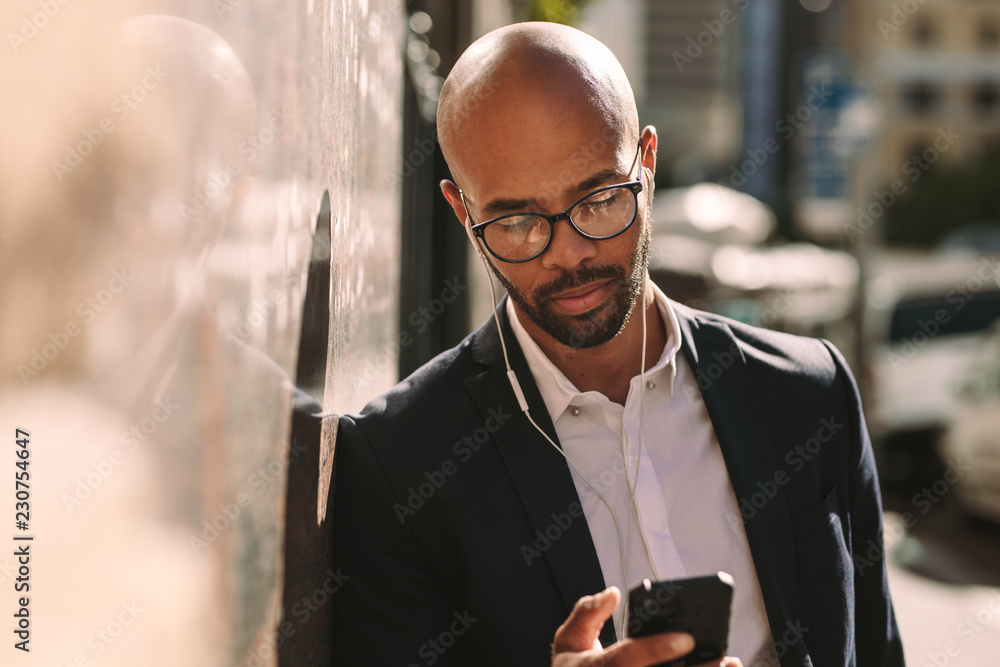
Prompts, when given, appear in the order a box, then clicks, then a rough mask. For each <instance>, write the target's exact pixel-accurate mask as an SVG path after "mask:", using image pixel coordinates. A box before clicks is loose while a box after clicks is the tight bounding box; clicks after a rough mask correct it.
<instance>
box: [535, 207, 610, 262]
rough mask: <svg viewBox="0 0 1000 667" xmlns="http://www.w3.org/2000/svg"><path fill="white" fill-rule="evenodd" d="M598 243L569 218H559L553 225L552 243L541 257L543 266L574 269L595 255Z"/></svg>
mask: <svg viewBox="0 0 1000 667" xmlns="http://www.w3.org/2000/svg"><path fill="white" fill-rule="evenodd" d="M598 243H599V241H595V240H593V239H588V238H586V237H585V236H582V235H581V234H580V233H579V232H577V231H576V230H575V229H573V226H572V225H571V224H570V222H569V220H567V219H565V218H563V219H562V220H557V221H556V222H555V224H554V225H553V226H552V243H550V244H549V249H548V250H547V251H546V252H545V253H544V254H543V255H542V258H541V259H542V266H544V267H545V268H547V269H555V268H560V269H572V268H574V267H576V266H577V265H578V264H580V262H583V261H586V260H588V259H591V258H593V257H595V256H596V255H597V244H598Z"/></svg>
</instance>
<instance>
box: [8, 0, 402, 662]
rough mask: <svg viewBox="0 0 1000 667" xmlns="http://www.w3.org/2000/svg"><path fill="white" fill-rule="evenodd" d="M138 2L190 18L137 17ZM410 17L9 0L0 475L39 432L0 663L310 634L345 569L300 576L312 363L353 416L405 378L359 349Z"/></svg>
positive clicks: (376, 323) (383, 341)
mask: <svg viewBox="0 0 1000 667" xmlns="http://www.w3.org/2000/svg"><path fill="white" fill-rule="evenodd" d="M43 5H45V6H44V7H43ZM147 13H169V14H173V15H174V16H178V17H182V18H183V19H184V21H177V20H171V19H162V18H161V19H146V20H145V21H140V22H139V23H138V25H137V24H136V22H134V21H133V22H132V24H131V25H132V27H131V28H130V29H127V30H126V31H125V32H124V33H123V32H122V30H121V29H120V22H121V20H122V19H123V18H124V17H126V16H135V15H140V14H147ZM405 21H406V15H405V8H404V6H403V3H402V2H400V1H399V0H371V1H358V2H340V1H335V2H325V3H324V2H319V1H313V0H307V1H305V2H298V3H271V2H264V1H263V0H259V1H256V2H251V1H249V0H216V1H214V2H210V3H203V2H198V3H194V2H190V3H160V4H155V3H154V4H150V3H146V4H141V5H140V4H137V3H125V2H111V1H105V2H95V3H79V4H78V3H68V4H65V5H64V4H60V3H59V2H51V3H44V2H43V3H38V2H33V1H32V2H22V1H17V2H11V3H5V4H4V7H3V9H2V10H0V29H2V30H0V32H2V33H3V34H4V35H5V44H4V45H3V46H2V47H0V52H2V56H0V74H2V76H0V81H2V84H0V85H2V86H3V95H4V104H3V108H2V110H0V127H2V129H3V131H2V134H0V151H2V152H3V154H4V156H5V157H4V160H2V161H0V452H5V454H3V455H2V456H0V473H2V476H3V478H5V479H7V480H8V482H10V480H9V477H10V476H11V475H14V474H15V471H17V472H21V471H23V468H20V469H15V462H16V460H17V459H15V457H16V456H17V451H16V450H17V449H18V448H19V446H18V445H17V444H16V442H15V436H16V429H18V428H20V429H24V430H25V431H27V432H29V433H30V438H28V439H27V440H28V442H27V444H26V446H25V447H20V449H24V450H26V451H28V452H29V454H28V458H27V460H28V461H29V464H28V465H27V466H25V467H27V472H29V473H30V476H29V479H28V480H27V481H28V482H29V483H30V500H29V501H28V502H29V503H30V508H31V519H30V522H29V525H28V527H27V528H26V529H24V530H19V529H17V528H16V527H15V524H14V509H15V507H14V504H15V501H16V499H15V496H14V491H13V490H11V484H10V483H7V482H5V483H2V484H0V508H3V514H2V516H3V517H4V518H5V519H6V520H5V521H4V522H0V554H5V555H0V614H2V615H3V616H4V617H5V618H8V619H10V618H12V615H13V614H14V613H16V612H17V611H18V610H19V609H20V608H21V604H20V602H19V599H18V598H17V597H16V595H15V592H14V589H13V585H14V583H15V581H14V579H15V577H16V567H15V559H14V558H13V557H12V556H11V555H6V554H13V552H14V550H15V546H14V545H15V544H21V543H27V544H30V545H31V549H32V552H31V553H32V559H31V566H30V567H31V577H32V578H31V582H30V585H31V588H30V600H29V601H28V604H27V608H28V609H29V613H30V619H31V620H30V623H29V632H30V635H29V637H30V640H29V641H30V644H29V646H30V648H31V652H30V653H24V652H21V651H19V650H17V649H15V648H14V647H13V646H12V644H13V642H12V641H9V640H7V641H5V642H4V643H3V644H2V645H0V655H2V656H3V658H2V660H0V662H3V664H39V665H41V664H46V665H53V664H58V665H67V664H77V665H96V664H102V665H103V664H108V665H119V664H120V665H136V664H144V665H159V664H163V665H176V664H185V665H222V664H224V665H274V664H277V653H278V651H277V650H276V649H277V648H278V645H282V646H285V647H287V646H288V645H289V644H291V643H292V639H293V638H295V637H298V638H299V640H300V642H301V640H302V638H304V637H309V636H310V633H315V632H316V627H315V626H316V624H317V623H318V622H319V621H317V619H322V615H323V608H324V604H325V600H326V598H327V595H328V594H329V593H328V591H329V590H330V589H331V588H335V586H336V581H327V580H326V578H325V577H326V575H325V573H323V572H319V573H316V572H312V573H311V574H309V577H307V579H308V581H302V580H295V578H296V577H297V576H298V575H299V574H301V572H302V568H306V567H310V566H311V565H315V564H317V563H319V562H320V561H321V557H322V555H323V553H324V551H323V549H325V548H326V547H324V546H323V544H324V543H323V540H324V539H325V538H324V535H325V531H324V527H323V524H322V514H323V511H324V509H325V484H326V483H327V481H328V479H329V472H330V470H329V462H330V461H329V459H330V453H331V452H332V436H333V434H332V433H331V432H330V430H329V429H327V431H326V432H325V433H324V434H323V438H324V440H323V442H322V444H320V443H319V442H316V441H307V439H306V438H305V435H308V434H305V433H300V435H301V436H302V437H301V438H300V441H299V442H297V443H295V444H294V446H290V435H291V432H290V431H291V404H292V399H293V384H294V382H295V381H296V378H298V380H299V382H300V384H301V385H302V386H303V387H304V388H305V389H307V390H308V392H309V393H310V394H311V395H312V396H313V397H314V398H315V399H316V400H317V401H318V402H319V403H320V404H321V405H322V407H323V408H324V409H325V410H326V411H328V412H332V413H342V412H344V411H347V410H351V409H357V408H360V407H361V405H363V403H364V402H365V400H366V399H367V398H369V397H370V396H372V395H374V394H375V393H377V392H379V391H381V390H384V389H385V388H387V387H388V386H389V385H390V384H391V383H392V382H393V381H394V379H395V363H394V358H393V362H392V363H386V364H384V365H376V366H372V365H371V364H370V362H371V361H372V360H379V359H380V358H382V357H385V356H386V355H387V354H388V355H389V356H391V355H392V349H393V347H392V346H393V342H394V341H395V340H396V337H397V334H398V330H399V326H398V324H397V321H396V320H397V317H398V316H397V310H398V280H399V276H398V266H399V229H400V224H399V192H398V184H396V183H395V181H394V180H393V179H391V178H386V174H394V173H397V172H398V161H399V157H398V156H399V155H400V133H401V122H400V114H401V92H402V77H403V59H402V57H401V49H402V46H401V45H402V44H403V39H404V33H403V30H404V25H405ZM130 31H131V32H130ZM11 35H13V36H14V37H11ZM4 49H5V50H4ZM324 194H326V201H328V206H324V205H323V202H324ZM317 227H318V228H319V234H320V237H319V238H320V240H319V242H318V243H314V232H316V231H317ZM324 234H327V235H328V237H327V236H324ZM304 310H305V312H306V316H305V317H303V312H304ZM318 318H321V319H318ZM304 321H305V322H306V327H305V330H304V331H303V322H304ZM327 322H328V323H329V327H328V328H327V327H326V326H324V324H325V323H327ZM300 336H301V337H302V338H303V340H305V341H307V349H305V350H303V351H302V354H301V355H300V354H299V350H298V347H299V341H300ZM300 398H301V397H300ZM317 424H318V422H316V421H315V420H314V421H312V422H310V426H309V428H313V429H314V433H313V434H314V435H315V434H318V432H319V429H318V426H317ZM290 470H293V471H297V472H295V474H293V475H292V478H293V480H298V481H296V482H294V484H293V487H294V488H292V489H291V494H289V488H288V486H287V479H288V478H289V471H290ZM303 484H304V485H306V487H311V488H300V486H301V485H303ZM295 485H299V486H295ZM286 497H291V498H292V505H291V506H290V507H288V508H287V509H288V510H289V512H290V515H289V516H290V518H289V522H290V524H292V525H293V526H294V531H293V532H294V536H293V535H292V534H291V533H290V534H289V539H292V538H293V537H294V540H293V542H292V543H293V544H295V545H297V548H298V549H299V552H296V558H295V559H293V560H294V561H295V565H294V568H298V569H299V572H298V573H296V572H294V571H293V572H291V575H292V579H293V581H292V583H291V584H290V590H294V591H295V592H296V594H298V593H302V595H301V596H299V597H295V598H288V597H287V595H286V596H285V599H283V591H285V586H284V578H285V571H284V569H285V563H284V558H283V550H284V548H285V540H286V530H285V528H286ZM15 534H16V535H17V536H20V537H26V536H30V537H33V540H32V541H30V542H29V541H26V540H22V541H19V542H15V541H14V539H13V538H14V536H15ZM310 559H312V564H311V563H310ZM302 597H306V598H307V600H305V601H303V600H302ZM298 603H301V604H298ZM296 604H298V606H295V605H296ZM283 607H284V610H283ZM8 639H9V638H8ZM285 650H287V648H286V649H285ZM297 655H301V654H297Z"/></svg>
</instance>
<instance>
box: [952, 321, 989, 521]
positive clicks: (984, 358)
mask: <svg viewBox="0 0 1000 667" xmlns="http://www.w3.org/2000/svg"><path fill="white" fill-rule="evenodd" d="M940 451H941V457H942V459H943V460H951V461H954V462H959V463H960V464H961V465H960V466H957V469H958V470H960V471H961V476H960V477H959V479H958V481H957V482H956V484H955V497H956V498H957V500H958V503H959V504H960V505H961V506H962V508H963V509H965V510H966V511H967V512H969V513H970V514H975V515H977V516H980V517H984V518H987V519H991V520H993V521H997V522H1000V327H994V329H993V330H992V332H991V334H990V335H989V336H988V337H987V338H986V339H985V340H984V341H983V343H982V345H981V346H980V348H979V349H978V350H977V351H976V354H975V355H974V357H973V363H972V364H971V365H970V367H969V368H968V369H967V373H966V375H965V378H964V381H963V382H962V384H961V386H960V387H959V392H958V399H957V407H956V409H955V412H954V414H953V415H952V418H951V421H950V422H949V424H948V426H947V428H946V429H945V432H944V435H943V437H942V438H941V445H940Z"/></svg>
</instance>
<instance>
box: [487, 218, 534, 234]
mask: <svg viewBox="0 0 1000 667" xmlns="http://www.w3.org/2000/svg"><path fill="white" fill-rule="evenodd" d="M536 222H538V218H536V217H534V216H518V217H513V218H504V219H503V220H498V221H496V222H495V223H493V226H494V227H496V228H498V229H500V230H501V231H504V232H506V233H508V234H527V233H528V231H529V230H530V229H531V228H532V227H533V226H534V225H535V223H536Z"/></svg>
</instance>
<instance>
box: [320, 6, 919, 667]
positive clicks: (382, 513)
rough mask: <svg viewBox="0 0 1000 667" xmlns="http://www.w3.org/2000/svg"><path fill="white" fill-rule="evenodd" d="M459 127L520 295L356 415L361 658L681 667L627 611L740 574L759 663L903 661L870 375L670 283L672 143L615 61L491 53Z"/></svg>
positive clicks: (602, 51) (511, 37)
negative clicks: (661, 590)
mask: <svg viewBox="0 0 1000 667" xmlns="http://www.w3.org/2000/svg"><path fill="white" fill-rule="evenodd" d="M438 132H439V137H440V141H441V148H442V150H443V152H444V155H445V158H446V159H447V161H448V165H449V167H450V169H451V172H452V175H453V178H454V182H451V181H445V182H443V183H442V190H443V192H444V195H445V197H446V198H447V199H448V202H449V203H450V204H451V206H452V208H453V209H454V211H455V214H456V215H457V216H458V219H459V221H460V222H461V223H462V224H463V225H466V226H467V228H468V232H469V234H470V237H471V238H473V239H474V243H475V245H476V249H477V252H479V253H481V257H483V258H484V261H486V262H488V263H489V266H490V269H491V270H492V272H493V273H494V274H495V275H496V277H497V278H498V279H499V280H500V281H501V282H502V283H503V284H504V285H505V286H506V287H507V292H508V295H509V299H504V300H503V302H502V303H501V304H500V306H499V307H498V308H497V311H496V316H495V318H491V320H490V321H488V322H487V323H486V324H485V325H484V326H483V327H482V328H480V329H479V330H478V331H476V332H475V333H473V334H472V335H470V336H469V337H468V338H466V339H465V340H464V341H463V342H462V343H461V344H460V345H458V346H457V347H456V348H454V349H452V350H450V351H448V352H446V353H444V354H442V355H440V356H439V357H437V358H436V359H434V360H432V361H431V362H430V363H428V364H427V365H426V366H424V367H423V368H421V369H420V370H418V371H417V372H416V373H414V374H413V375H412V376H410V377H409V378H407V379H406V380H404V381H403V382H402V383H401V384H400V385H398V386H397V387H396V388H394V389H393V390H392V391H390V392H389V393H388V394H386V395H384V396H382V397H380V398H378V399H375V400H374V401H373V402H372V403H370V404H369V405H368V406H367V407H366V408H365V410H364V411H363V412H362V413H361V414H360V415H354V416H346V417H344V418H343V419H342V420H341V422H340V427H339V434H338V436H337V445H336V447H337V452H336V459H337V461H336V495H335V500H334V502H335V518H334V531H335V538H334V539H335V547H334V549H335V559H336V564H337V565H338V566H339V567H341V568H342V573H343V574H344V575H345V576H346V577H349V578H350V579H349V580H348V581H347V583H346V584H345V586H344V589H343V590H342V591H340V592H338V593H337V595H336V596H335V601H334V605H335V623H336V625H335V638H334V642H335V646H334V653H335V656H336V657H337V658H339V659H340V661H341V662H338V663H337V664H366V665H432V664H439V665H441V664H443V665H460V664H461V665H477V666H478V665H543V664H548V663H549V662H550V660H551V663H552V664H553V665H567V666H568V665H594V664H604V665H651V664H657V663H659V662H662V661H667V660H670V659H672V658H676V657H678V656H680V655H683V654H684V653H686V652H688V651H690V649H691V645H690V638H689V637H688V636H686V635H683V634H670V635H663V636H661V637H654V638H647V639H623V637H624V635H625V623H626V622H627V621H626V619H625V618H624V616H623V615H622V613H621V594H622V593H623V592H625V591H627V590H628V588H630V587H632V586H634V585H635V584H637V583H639V582H640V581H642V579H643V578H650V579H674V578H683V577H686V576H696V575H703V574H707V573H713V572H716V571H718V570H724V571H726V572H729V573H730V574H732V575H733V577H734V579H735V581H736V586H735V593H734V598H733V615H732V621H731V630H730V635H729V653H730V654H732V655H735V656H737V657H738V658H740V659H742V660H743V661H744V662H745V664H747V665H748V666H749V665H762V664H777V663H778V661H779V659H780V663H781V664H782V665H783V666H785V667H787V666H789V665H817V666H819V665H833V664H837V665H840V664H863V665H901V664H902V662H903V659H902V649H901V646H900V640H899V636H898V632H897V630H896V625H895V619H894V615H893V610H892V605H891V602H890V600H889V594H888V589H887V585H886V577H885V569H884V564H883V562H882V561H881V560H878V562H877V564H875V565H872V566H870V567H864V568H862V567H858V568H857V569H855V567H854V560H853V554H854V552H855V551H857V552H859V553H861V552H864V551H865V550H868V549H872V548H875V549H881V545H882V532H881V506H880V500H879V491H878V485H877V481H876V477H875V470H874V464H873V459H872V453H871V446H870V443H869V440H868V436H867V433H866V427H865V425H864V421H863V418H862V416H861V412H860V407H859V402H858V395H857V390H856V387H855V385H854V382H853V379H852V377H851V375H850V372H849V371H848V370H847V367H846V365H845V363H844V360H843V358H842V357H841V356H840V354H839V353H838V352H836V350H834V349H833V348H832V347H831V346H830V345H828V344H827V343H825V342H821V341H814V340H809V339H803V338H798V337H793V336H788V335H784V334H778V333H774V332H768V331H764V330H760V329H755V328H752V327H748V326H745V325H742V324H738V323H736V322H732V321H730V320H726V319H724V318H720V317H716V316H712V315H709V314H707V313H701V312H698V311H694V310H691V309H688V308H684V307H682V306H680V305H679V304H676V303H672V302H670V301H669V300H668V299H667V298H666V297H665V296H664V295H663V294H662V293H661V292H659V290H658V289H656V288H655V287H654V286H653V285H652V283H651V282H650V281H649V279H648V275H647V271H646V264H647V255H648V248H649V233H650V220H649V209H650V202H651V199H652V194H653V173H654V171H655V168H656V141H657V140H656V131H655V129H654V128H652V127H646V128H645V129H643V130H642V131H641V133H640V131H639V124H638V117H637V114H636V108H635V101H634V98H633V95H632V91H631V89H630V87H629V85H628V81H627V79H626V77H625V75H624V73H623V72H622V70H621V67H620V65H619V64H618V62H617V61H616V60H615V58H614V56H613V55H612V54H611V53H610V52H609V51H608V50H607V49H606V48H605V47H604V46H603V45H601V44H600V43H599V42H597V41H596V40H593V39H592V38H590V37H588V36H586V35H584V34H583V33H580V32H579V31H576V30H573V29H571V28H566V27H563V26H558V25H552V24H534V23H528V24H518V25H514V26H509V27H507V28H503V29H501V30H498V31H495V32H493V33H490V34H488V35H486V36H485V37H483V38H482V39H480V40H479V41H477V42H476V43H475V44H473V45H472V46H471V47H470V48H469V49H468V50H467V51H466V52H465V54H463V56H462V57H461V58H460V59H459V61H458V62H457V63H456V65H455V67H454V69H453V70H452V72H451V74H450V75H449V77H448V80H447V81H446V83H445V85H444V88H443V89H442V92H441V99H440V104H439V110H438ZM526 212H528V213H526ZM532 212H533V213H532ZM539 214H542V215H539ZM508 369H510V370H511V371H512V373H508ZM536 424H537V426H536ZM866 562H870V561H866ZM611 584H614V586H610V587H609V588H607V589H606V586H609V585H611ZM567 614H569V617H568V619H567ZM612 618H613V622H606V621H608V620H609V619H612ZM557 628H558V631H557ZM553 633H555V634H554V635H553ZM553 636H554V642H553ZM616 639H618V641H617V642H616V641H615V640H616ZM550 646H551V652H552V654H553V655H552V656H551V657H550ZM602 646H603V647H607V648H602ZM712 664H720V665H721V664H727V665H735V664H739V660H736V659H735V658H729V659H725V660H724V661H719V662H717V663H712Z"/></svg>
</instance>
